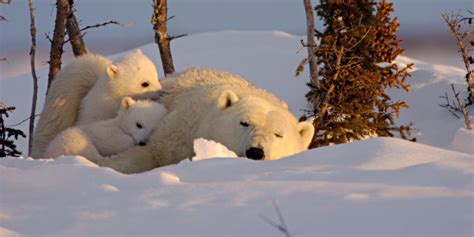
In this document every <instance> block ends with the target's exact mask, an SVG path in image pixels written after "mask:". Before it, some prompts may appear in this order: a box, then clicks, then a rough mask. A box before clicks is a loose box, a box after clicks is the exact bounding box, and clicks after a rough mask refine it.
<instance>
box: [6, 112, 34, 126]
mask: <svg viewBox="0 0 474 237" xmlns="http://www.w3.org/2000/svg"><path fill="white" fill-rule="evenodd" d="M40 115H41V114H35V116H34V117H35V118H36V117H38V116H40ZM30 119H31V117H28V118H26V119H23V120H21V121H20V122H18V123H15V124H13V125H10V127H12V128H13V127H17V126H20V125H22V124H23V123H24V122H26V121H28V120H30Z"/></svg>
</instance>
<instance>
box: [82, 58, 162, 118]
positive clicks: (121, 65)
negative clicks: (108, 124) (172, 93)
mask: <svg viewBox="0 0 474 237" xmlns="http://www.w3.org/2000/svg"><path fill="white" fill-rule="evenodd" d="M145 83H146V85H147V86H146V87H144V86H143V85H145ZM160 89H161V85H160V83H159V81H158V74H157V72H156V68H155V65H154V64H153V62H151V61H150V59H149V58H148V57H146V56H145V55H144V54H143V53H142V51H141V50H137V51H135V52H134V53H129V54H126V55H125V56H123V57H122V58H120V59H119V60H118V61H117V62H114V63H113V64H110V65H108V66H107V68H106V69H105V70H104V73H103V74H102V76H101V77H100V78H99V80H98V81H97V83H96V84H95V85H94V86H93V87H92V89H91V90H90V91H89V93H88V94H87V95H86V96H85V97H84V99H83V101H82V104H81V110H80V113H79V118H78V121H77V124H87V123H90V122H94V121H99V120H104V119H109V118H113V117H115V116H116V115H117V109H118V108H119V106H120V100H121V99H122V98H123V97H125V96H135V95H140V94H143V93H147V92H150V91H157V90H160Z"/></svg>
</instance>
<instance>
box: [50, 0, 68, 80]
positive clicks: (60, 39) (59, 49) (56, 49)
mask: <svg viewBox="0 0 474 237" xmlns="http://www.w3.org/2000/svg"><path fill="white" fill-rule="evenodd" d="M68 7H69V3H68V2H67V0H57V2H56V21H55V23H54V33H53V39H52V41H51V51H50V53H49V73H48V89H49V86H50V85H51V83H52V82H53V80H54V78H55V77H56V75H58V73H59V71H60V70H61V57H62V54H63V44H64V29H65V24H66V17H67V9H68Z"/></svg>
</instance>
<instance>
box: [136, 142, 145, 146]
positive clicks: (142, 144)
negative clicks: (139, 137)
mask: <svg viewBox="0 0 474 237" xmlns="http://www.w3.org/2000/svg"><path fill="white" fill-rule="evenodd" d="M138 145H139V146H145V145H146V142H139V143H138Z"/></svg>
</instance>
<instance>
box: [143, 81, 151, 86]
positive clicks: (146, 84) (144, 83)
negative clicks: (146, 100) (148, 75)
mask: <svg viewBox="0 0 474 237" xmlns="http://www.w3.org/2000/svg"><path fill="white" fill-rule="evenodd" d="M149 85H150V83H148V82H143V83H142V87H148V86H149Z"/></svg>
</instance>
